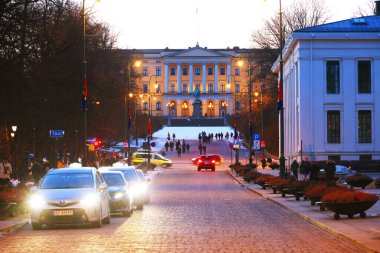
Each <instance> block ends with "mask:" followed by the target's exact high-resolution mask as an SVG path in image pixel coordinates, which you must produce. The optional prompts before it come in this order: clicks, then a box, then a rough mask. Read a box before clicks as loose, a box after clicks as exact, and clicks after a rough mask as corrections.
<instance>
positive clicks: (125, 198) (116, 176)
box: [101, 171, 133, 217]
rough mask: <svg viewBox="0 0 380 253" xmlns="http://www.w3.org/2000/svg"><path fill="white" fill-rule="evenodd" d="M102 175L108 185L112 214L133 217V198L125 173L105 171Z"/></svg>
mask: <svg viewBox="0 0 380 253" xmlns="http://www.w3.org/2000/svg"><path fill="white" fill-rule="evenodd" d="M101 174H102V176H103V178H104V180H105V181H106V183H107V185H108V193H109V194H110V199H111V201H110V204H111V212H112V213H122V214H123V215H125V216H128V217H129V216H131V214H132V213H133V197H132V194H131V192H130V189H129V187H128V182H127V180H126V179H125V178H124V175H123V173H121V172H120V171H104V172H101Z"/></svg>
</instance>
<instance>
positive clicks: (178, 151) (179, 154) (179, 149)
mask: <svg viewBox="0 0 380 253" xmlns="http://www.w3.org/2000/svg"><path fill="white" fill-rule="evenodd" d="M181 153H182V149H181V148H180V147H178V148H177V154H178V157H181Z"/></svg>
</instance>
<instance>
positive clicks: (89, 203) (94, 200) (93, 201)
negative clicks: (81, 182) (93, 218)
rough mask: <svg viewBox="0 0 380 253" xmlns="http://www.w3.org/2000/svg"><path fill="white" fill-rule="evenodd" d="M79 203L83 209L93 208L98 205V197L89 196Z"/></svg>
mask: <svg viewBox="0 0 380 253" xmlns="http://www.w3.org/2000/svg"><path fill="white" fill-rule="evenodd" d="M80 203H81V204H82V205H83V206H85V207H93V206H95V205H97V204H98V203H99V197H98V196H97V195H95V194H89V195H87V196H86V197H84V198H83V199H82V200H81V201H80Z"/></svg>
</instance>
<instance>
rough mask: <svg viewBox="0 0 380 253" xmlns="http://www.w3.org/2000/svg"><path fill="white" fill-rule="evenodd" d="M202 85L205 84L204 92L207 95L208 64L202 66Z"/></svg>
mask: <svg viewBox="0 0 380 253" xmlns="http://www.w3.org/2000/svg"><path fill="white" fill-rule="evenodd" d="M202 83H203V89H202V92H203V93H206V63H203V64H202Z"/></svg>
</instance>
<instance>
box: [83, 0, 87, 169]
mask: <svg viewBox="0 0 380 253" xmlns="http://www.w3.org/2000/svg"><path fill="white" fill-rule="evenodd" d="M82 10H83V78H84V84H83V85H84V88H83V101H82V103H83V105H82V107H83V108H82V109H83V112H84V129H83V135H84V149H83V161H82V164H83V165H84V166H87V93H88V87H87V61H86V9H85V0H82Z"/></svg>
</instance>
